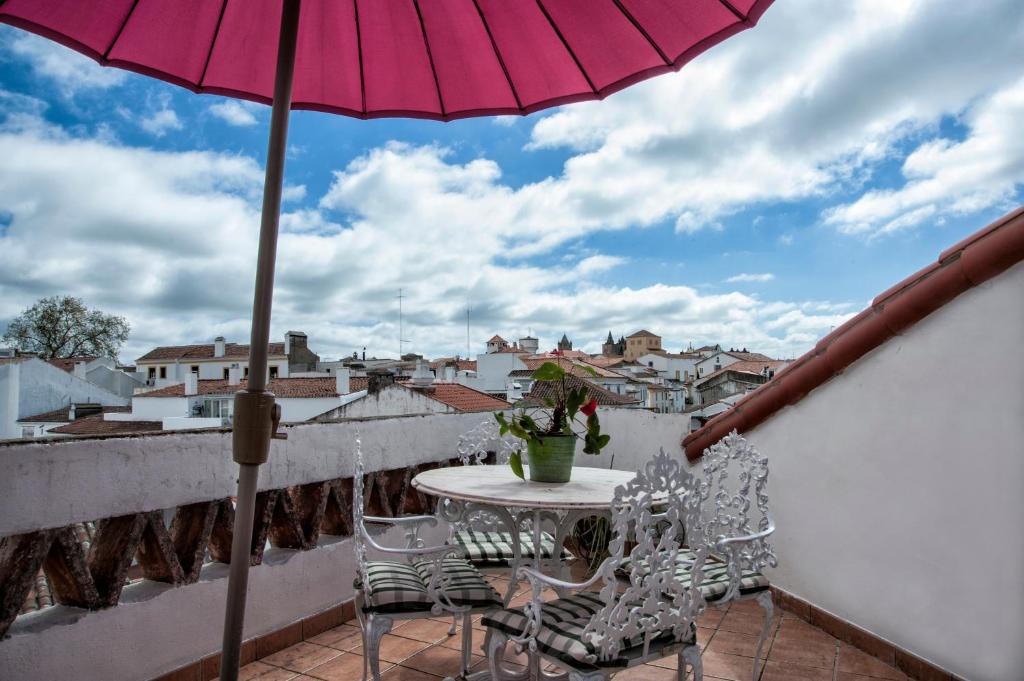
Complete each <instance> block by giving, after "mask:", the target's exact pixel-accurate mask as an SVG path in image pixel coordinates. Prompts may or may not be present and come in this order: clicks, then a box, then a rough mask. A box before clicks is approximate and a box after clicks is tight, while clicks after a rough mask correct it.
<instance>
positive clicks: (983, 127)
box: [825, 79, 1024, 236]
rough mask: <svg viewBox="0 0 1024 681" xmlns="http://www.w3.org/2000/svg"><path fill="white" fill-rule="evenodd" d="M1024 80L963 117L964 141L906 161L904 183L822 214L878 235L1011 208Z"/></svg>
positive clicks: (1022, 179) (1021, 175)
mask: <svg viewBox="0 0 1024 681" xmlns="http://www.w3.org/2000/svg"><path fill="white" fill-rule="evenodd" d="M1022 121H1024V79H1021V80H1019V81H1017V82H1016V83H1014V84H1013V85H1011V86H1009V87H1007V88H1005V89H1003V90H1000V91H998V92H997V93H995V94H994V95H993V96H991V97H990V98H988V99H985V100H983V101H981V102H979V103H978V104H977V105H975V106H974V107H972V108H971V109H969V110H968V111H967V113H966V114H965V115H964V117H963V124H964V125H965V126H967V128H968V132H967V136H966V138H965V139H964V140H963V141H959V142H957V141H953V140H950V139H933V140H929V141H927V142H925V143H923V144H921V145H919V146H918V147H917V148H916V149H915V150H914V151H913V152H912V153H910V154H909V155H908V156H907V158H906V160H904V162H903V167H902V170H903V177H904V178H905V181H904V183H903V185H902V186H901V187H899V188H897V189H883V190H877V189H876V190H871V191H868V192H866V193H864V194H863V195H862V196H861V197H860V198H858V199H857V200H856V201H853V202H851V203H847V204H843V205H840V206H836V207H834V208H832V209H830V210H828V211H827V212H826V218H825V222H826V223H827V224H830V225H834V226H835V227H836V228H837V229H839V230H840V231H841V232H844V233H847V234H868V235H870V236H880V235H884V234H889V233H892V232H897V231H900V230H904V229H908V228H910V227H914V226H917V225H919V224H921V223H922V222H924V221H925V220H928V219H933V218H936V217H944V216H948V215H963V214H970V213H973V212H976V211H979V210H982V209H985V208H988V207H990V206H995V205H1001V204H1002V205H1006V206H1010V205H1012V203H1013V199H1014V196H1015V194H1016V189H1017V187H1018V186H1019V185H1021V184H1024V124H1022Z"/></svg>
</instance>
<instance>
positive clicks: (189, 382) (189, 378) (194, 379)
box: [185, 371, 230, 396]
mask: <svg viewBox="0 0 1024 681" xmlns="http://www.w3.org/2000/svg"><path fill="white" fill-rule="evenodd" d="M228 374H229V375H230V371H229V372H228ZM198 394H199V374H197V373H196V372H194V371H190V372H188V373H187V374H185V395H186V396H189V395H198Z"/></svg>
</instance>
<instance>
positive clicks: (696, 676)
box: [676, 645, 704, 681]
mask: <svg viewBox="0 0 1024 681" xmlns="http://www.w3.org/2000/svg"><path fill="white" fill-rule="evenodd" d="M687 666H689V667H690V669H692V670H693V681H702V679H703V678H704V663H703V662H702V661H701V659H700V648H698V647H697V646H695V645H694V646H686V647H685V648H683V649H682V650H680V651H679V663H678V664H677V665H676V667H678V669H679V681H686V667H687Z"/></svg>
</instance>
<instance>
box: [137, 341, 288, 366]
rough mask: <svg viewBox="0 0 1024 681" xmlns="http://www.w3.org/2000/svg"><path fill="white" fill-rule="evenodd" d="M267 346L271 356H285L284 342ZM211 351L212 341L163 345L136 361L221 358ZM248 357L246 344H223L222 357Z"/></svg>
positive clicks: (212, 347) (212, 348)
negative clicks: (201, 343) (195, 343)
mask: <svg viewBox="0 0 1024 681" xmlns="http://www.w3.org/2000/svg"><path fill="white" fill-rule="evenodd" d="M267 348H268V350H269V352H270V356H271V357H278V358H280V357H285V356H286V355H285V354H284V343H268V344H267ZM213 352H214V344H213V343H207V344H203V345H165V346H161V347H159V348H154V349H152V350H150V351H149V352H147V353H146V354H144V355H143V356H142V357H139V359H138V360H136V362H157V361H160V360H174V359H182V360H191V359H195V360H200V359H221V358H220V357H214V356H213ZM248 357H249V346H248V345H238V344H237V343H225V344H224V358H235V359H248Z"/></svg>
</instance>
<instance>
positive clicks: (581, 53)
mask: <svg viewBox="0 0 1024 681" xmlns="http://www.w3.org/2000/svg"><path fill="white" fill-rule="evenodd" d="M300 2H301V11H300ZM771 2H772V0H731V1H730V0H361V1H357V0H220V1H216V0H102V2H100V1H99V0H96V1H93V2H83V1H82V0H6V2H4V1H3V0H0V22H4V23H8V24H11V25H13V26H17V27H19V28H22V29H25V30H27V31H31V32H33V33H37V34H39V35H41V36H44V37H46V38H49V39H51V40H54V41H56V42H59V43H61V44H62V45H66V46H68V47H70V48H72V49H74V50H77V51H79V52H81V53H83V54H85V55H87V56H89V57H92V58H93V59H95V60H96V61H98V62H99V63H100V64H103V65H105V66H116V67H119V68H123V69H128V70H131V71H136V72H138V73H142V74H145V75H148V76H152V77H154V78H159V79H160V80H165V81H168V82H170V83H174V84H176V85H180V86H182V87H186V88H188V89H189V90H193V91H195V92H208V93H215V94H220V95H229V96H232V97H239V98H242V99H249V100H253V101H256V102H263V103H266V104H272V105H273V111H272V115H271V123H270V140H269V145H268V152H267V169H266V179H265V184H264V195H263V214H262V221H261V225H260V242H259V243H260V246H259V256H258V258H259V259H258V262H257V269H256V291H255V297H254V302H253V319H252V336H251V342H250V353H251V354H250V357H249V368H250V369H249V380H248V384H247V389H246V390H245V391H242V392H239V393H238V394H237V396H236V398H235V418H234V433H233V443H232V449H233V455H234V459H235V461H237V462H238V464H239V479H238V504H237V510H236V514H235V528H234V536H235V537H250V536H252V524H253V509H254V507H255V497H256V486H257V479H258V475H259V466H260V464H263V463H265V462H266V460H267V455H268V453H269V450H270V440H271V437H272V436H274V437H277V435H276V434H275V433H274V431H275V430H276V422H277V418H276V415H277V414H279V409H278V408H276V405H275V404H274V396H273V394H272V393H270V392H268V391H267V390H266V382H267V343H268V341H269V336H270V311H271V299H272V296H273V287H274V263H275V259H276V253H277V231H278V230H277V227H278V219H279V216H280V208H281V187H282V182H283V179H284V152H285V147H286V140H287V136H288V111H289V109H312V110H316V111H327V112H331V113H339V114H343V115H346V116H354V117H357V118H381V117H397V116H403V117H413V118H431V119H436V120H442V121H448V120H454V119H457V118H466V117H471V116H490V115H497V114H528V113H530V112H533V111H537V110H540V109H544V108H546V107H551V106H556V105H560V104H568V103H571V102H580V101H584V100H590V99H601V98H603V97H606V96H607V95H609V94H611V93H613V92H616V91H618V90H621V89H622V88H625V87H627V86H629V85H631V84H633V83H636V82H639V81H641V80H645V79H647V78H650V77H652V76H656V75H658V74H661V73H666V72H668V71H676V70H678V69H680V68H681V67H682V66H683V64H685V63H686V62H688V61H689V60H690V59H693V58H694V57H695V56H697V55H698V54H700V53H701V52H703V51H704V50H706V49H708V48H709V47H711V46H712V45H715V44H716V43H718V42H720V41H722V40H724V39H726V38H728V37H729V36H731V35H733V34H735V33H738V32H740V31H742V30H744V29H747V28H750V27H751V26H753V25H754V24H755V23H756V22H757V20H758V19H759V18H760V16H761V14H763V13H764V11H765V10H766V9H767V8H768V6H769V5H770V4H771ZM280 437H283V436H280ZM248 553H249V542H247V541H241V540H240V541H235V542H233V546H232V553H231V572H230V577H229V585H228V603H227V612H226V615H225V623H224V649H223V655H222V658H221V670H222V671H221V678H222V679H228V680H230V681H234V680H235V679H236V678H237V675H238V662H239V650H240V646H241V638H242V624H243V620H244V615H245V594H246V588H247V583H248V568H249V560H248V558H249V556H248Z"/></svg>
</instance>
